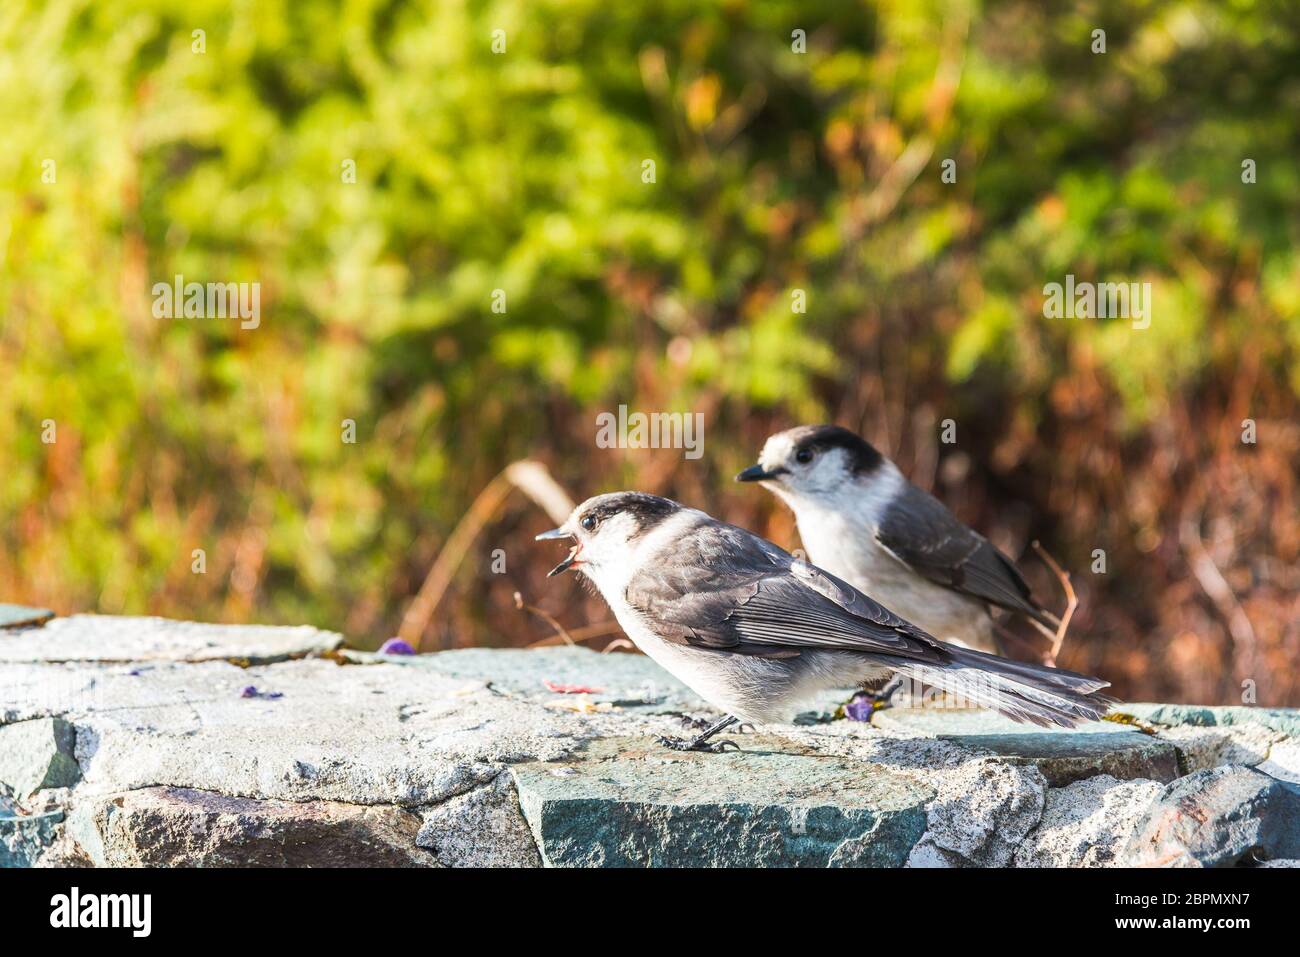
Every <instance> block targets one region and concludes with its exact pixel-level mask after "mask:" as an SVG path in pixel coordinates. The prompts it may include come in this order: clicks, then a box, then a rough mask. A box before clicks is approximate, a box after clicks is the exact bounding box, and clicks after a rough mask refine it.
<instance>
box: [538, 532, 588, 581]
mask: <svg viewBox="0 0 1300 957" xmlns="http://www.w3.org/2000/svg"><path fill="white" fill-rule="evenodd" d="M573 537H574V535H573V532H570V531H568V530H567V529H564V528H553V529H551V530H550V531H549V532H542V534H540V535H538V536H537V538H536V539H534V541H538V542H545V541H550V540H551V539H555V538H573ZM580 551H582V546H581V545H574V546H573V547H572V548H571V549H569V554H568V555H567V556H566V557H565V559H564V561H562V562H560V564H558V565H556V566H555V567H554V568H552V569H551V570H550V571H549V572H547V573H546V577H547V578H550V577H552V576H554V575H558V574H560V572H567V571H568V570H569V569H570V568H572V567H573V565H574V563H575V562H576V561H577V559H578V552H580Z"/></svg>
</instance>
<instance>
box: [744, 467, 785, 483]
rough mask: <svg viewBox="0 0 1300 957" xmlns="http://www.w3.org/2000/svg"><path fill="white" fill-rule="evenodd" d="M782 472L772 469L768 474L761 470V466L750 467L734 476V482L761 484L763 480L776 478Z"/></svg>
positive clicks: (781, 470) (782, 470)
mask: <svg viewBox="0 0 1300 957" xmlns="http://www.w3.org/2000/svg"><path fill="white" fill-rule="evenodd" d="M784 471H785V469H773V470H772V471H770V472H768V471H765V470H764V469H763V466H761V465H751V466H750V467H749V468H747V469H745V471H743V472H741V473H740V474H739V475H737V476H736V481H737V482H761V481H763V480H764V479H770V478H776V477H777V476H778V475H780V474H781V473H782V472H784Z"/></svg>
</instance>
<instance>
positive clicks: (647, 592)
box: [625, 520, 948, 663]
mask: <svg viewBox="0 0 1300 957" xmlns="http://www.w3.org/2000/svg"><path fill="white" fill-rule="evenodd" d="M625 597H626V599H627V601H628V604H629V605H631V606H632V607H633V608H634V609H636V610H637V611H638V612H639V613H640V614H642V615H643V616H645V617H646V619H647V620H648V623H649V624H650V625H651V626H652V628H653V630H654V631H655V632H656V634H658V635H659V637H661V638H663V639H664V640H666V641H670V642H675V643H678V644H685V645H691V646H693V647H697V648H708V649H715V650H719V651H730V652H733V653H736V654H747V655H755V656H759V657H777V658H784V657H793V656H796V655H798V654H799V653H800V652H801V651H804V650H812V649H820V650H837V651H856V652H864V653H871V654H876V655H881V656H884V657H893V658H907V659H912V660H917V661H926V662H932V663H939V662H943V661H947V660H948V654H947V652H946V651H945V650H944V648H943V646H942V645H941V644H940V643H939V642H938V641H937V640H936V639H934V638H933V637H931V636H930V635H928V634H927V633H926V632H924V631H922V630H921V629H920V628H917V627H916V626H915V625H912V624H911V623H910V622H907V621H905V620H904V619H902V618H899V617H898V616H897V615H895V614H894V613H893V612H891V611H889V610H888V609H887V608H885V607H884V606H882V605H880V604H879V603H877V602H875V601H873V600H872V599H870V598H868V597H867V596H866V595H864V594H862V593H861V592H860V591H857V590H856V589H854V588H852V587H851V586H849V585H848V584H846V583H845V582H843V581H840V579H838V578H836V577H834V576H833V575H830V574H828V573H826V572H824V571H822V570H821V569H820V568H817V567H816V566H814V565H809V564H808V563H807V562H804V561H801V560H796V559H795V558H793V557H792V556H791V555H789V554H788V553H786V552H784V551H782V550H781V549H779V548H777V547H776V546H775V545H772V544H771V543H770V542H767V541H764V540H763V539H761V538H759V537H758V536H757V535H754V534H752V533H750V532H747V531H745V530H744V529H741V528H736V527H735V526H732V525H723V524H722V523H719V522H713V521H711V520H704V521H702V522H701V523H700V524H699V525H697V526H695V527H694V528H692V529H690V530H688V531H687V532H686V533H685V534H684V535H682V536H681V537H680V538H678V539H677V540H676V541H674V543H673V552H672V554H671V555H670V556H668V555H666V556H665V561H663V562H661V563H658V564H657V565H656V566H654V567H651V568H647V569H646V570H644V571H642V572H640V573H638V574H637V575H635V576H634V577H633V579H632V581H631V582H630V583H629V585H628V587H627V592H626V595H625Z"/></svg>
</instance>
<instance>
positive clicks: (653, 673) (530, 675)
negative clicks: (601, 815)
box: [343, 647, 712, 713]
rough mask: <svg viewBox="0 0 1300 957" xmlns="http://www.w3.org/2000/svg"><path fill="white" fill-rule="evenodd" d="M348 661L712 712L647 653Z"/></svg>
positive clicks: (654, 708)
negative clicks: (582, 690) (585, 690)
mask: <svg viewBox="0 0 1300 957" xmlns="http://www.w3.org/2000/svg"><path fill="white" fill-rule="evenodd" d="M343 654H344V657H345V658H347V659H348V660H349V661H355V662H358V663H366V664H374V663H384V664H392V665H398V666H402V667H410V668H420V669H427V670H429V671H432V672H434V673H436V674H439V675H444V676H446V677H448V678H455V679H460V680H462V681H486V682H488V683H489V684H490V685H491V686H492V688H493V689H494V690H497V691H500V692H503V693H505V694H508V695H511V696H514V697H520V698H526V699H530V700H534V701H543V700H549V699H555V698H557V696H558V695H559V694H561V692H556V691H554V690H552V689H551V688H550V687H548V686H547V682H550V684H551V685H552V686H555V687H569V688H590V689H592V691H591V692H590V693H588V694H584V695H568V696H567V697H568V698H569V700H577V699H578V698H581V699H582V700H583V701H587V702H591V703H592V704H594V705H597V706H599V705H605V706H608V707H615V708H628V709H638V710H641V709H643V710H644V711H645V712H646V713H685V712H693V711H710V710H712V709H711V708H710V707H709V705H708V704H706V703H705V702H704V701H703V700H702V699H701V698H700V697H699V696H698V695H696V694H695V692H693V691H691V690H690V689H689V688H687V687H686V686H685V685H684V684H682V683H681V682H680V681H678V680H677V679H676V678H674V677H673V676H672V675H670V674H669V673H668V672H666V671H664V670H663V669H662V668H660V667H659V666H658V665H656V664H655V663H654V662H653V661H651V660H650V659H649V658H647V657H646V656H645V655H632V654H618V653H613V654H608V655H602V654H598V653H596V652H593V651H591V650H590V649H587V648H578V647H572V648H570V647H561V648H535V649H529V650H525V649H518V648H464V649H458V650H454V651H442V652H438V653H437V654H432V655H379V654H374V653H369V652H357V651H345V652H344V653H343Z"/></svg>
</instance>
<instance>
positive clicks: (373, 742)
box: [0, 614, 1300, 867]
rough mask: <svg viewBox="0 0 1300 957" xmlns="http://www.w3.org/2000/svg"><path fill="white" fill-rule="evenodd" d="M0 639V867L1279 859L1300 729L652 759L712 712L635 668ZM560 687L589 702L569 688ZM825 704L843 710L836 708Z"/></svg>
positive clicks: (1017, 735) (115, 635)
mask: <svg viewBox="0 0 1300 957" xmlns="http://www.w3.org/2000/svg"><path fill="white" fill-rule="evenodd" d="M11 618H12V619H14V620H20V619H21V620H23V621H25V622H26V624H25V625H24V626H23V627H19V628H7V629H0V866H30V865H36V866H62V865H141V866H157V865H172V864H204V865H210V866H212V865H243V864H257V865H265V866H276V865H378V866H414V867H427V866H453V867H454V866H475V865H487V866H533V865H539V864H545V865H552V866H589V865H631V866H645V865H655V866H673V865H764V866H790V865H798V866H834V867H848V866H873V867H897V866H939V867H950V866H972V865H975V866H979V865H1000V866H1001V865H1009V866H1024V867H1040V866H1087V867H1090V866H1105V865H1114V864H1139V865H1190V866H1201V865H1231V864H1257V863H1267V864H1269V865H1276V864H1283V863H1287V862H1293V861H1294V860H1295V859H1297V858H1300V785H1298V784H1297V782H1300V713H1298V712H1297V711H1295V710H1278V709H1264V708H1246V707H1239V708H1198V707H1186V706H1179V705H1128V706H1124V708H1123V711H1124V712H1125V713H1127V714H1128V715H1131V716H1132V717H1133V718H1134V720H1135V723H1134V724H1131V725H1127V726H1126V725H1123V724H1117V723H1111V722H1103V723H1099V724H1094V725H1090V726H1087V727H1084V728H1081V729H1078V730H1075V731H1059V730H1058V731H1044V730H1040V729H1038V728H1032V727H1026V726H1022V725H1016V724H1013V723H1011V722H1008V721H1005V720H1003V719H1001V718H999V717H997V716H996V715H993V714H990V713H988V712H982V711H959V710H939V709H933V708H929V709H910V708H895V709H890V710H886V711H882V712H878V713H877V714H876V715H875V717H874V719H873V721H872V722H871V723H863V722H856V721H849V720H844V719H842V718H841V719H838V720H836V719H835V715H836V714H837V707H838V705H839V704H840V703H841V702H842V701H843V700H845V699H846V698H847V697H848V692H847V691H846V692H844V693H843V694H840V695H827V696H826V697H825V699H824V700H821V701H819V702H815V703H814V704H813V706H812V709H811V710H810V711H809V712H808V713H806V714H805V715H802V716H801V717H800V719H799V721H798V722H797V723H795V724H792V725H781V726H766V727H760V728H757V729H748V728H746V729H744V730H743V731H742V733H740V734H731V735H729V736H730V737H731V738H732V739H733V740H735V741H736V742H737V744H738V745H739V746H740V748H741V750H740V751H729V752H727V753H724V754H694V753H690V754H680V753H676V752H672V751H668V750H666V749H664V748H662V747H661V746H659V745H658V744H657V743H656V738H657V737H658V736H659V735H664V734H668V735H679V736H680V735H685V734H688V733H691V729H689V728H687V727H685V720H686V719H689V718H696V719H698V718H707V717H710V716H711V711H710V709H709V708H708V706H707V705H705V704H704V703H703V702H702V701H700V700H698V699H697V698H696V697H695V696H694V695H693V694H692V693H691V692H690V691H689V690H688V689H686V688H685V687H683V686H682V685H681V684H679V683H678V682H676V681H675V680H673V679H672V678H671V677H670V676H669V675H667V674H666V673H665V672H663V671H661V670H660V669H659V668H657V667H656V666H655V665H654V664H653V663H652V662H651V661H649V660H648V659H646V658H644V657H641V656H639V655H629V654H611V655H601V654H597V653H595V652H592V651H588V650H585V649H581V648H554V649H544V650H537V651H518V650H487V649H474V650H465V651H453V652H443V653H441V654H434V655H422V656H418V657H409V656H378V655H373V654H363V653H359V652H353V651H348V650H346V649H345V648H344V647H343V641H342V639H341V638H340V636H338V635H334V634H330V633H327V632H321V631H318V630H316V629H313V628H307V627H300V628H269V627H237V626H217V625H202V624H194V623H187V622H173V621H165V620H161V619H146V618H111V617H99V616H76V617H72V618H66V619H54V620H51V621H48V622H46V623H44V624H38V625H35V626H33V625H32V624H31V622H32V621H39V616H38V617H37V618H34V619H33V618H31V617H30V616H29V617H27V618H22V616H20V615H16V614H14V615H11ZM574 688H585V689H590V690H589V691H588V692H587V693H569V692H571V691H572V690H573V689H574ZM839 713H842V712H839Z"/></svg>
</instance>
